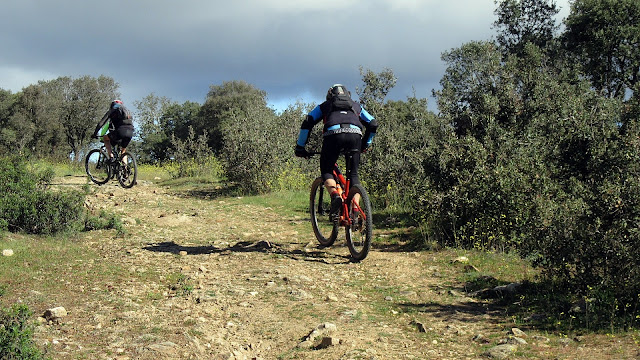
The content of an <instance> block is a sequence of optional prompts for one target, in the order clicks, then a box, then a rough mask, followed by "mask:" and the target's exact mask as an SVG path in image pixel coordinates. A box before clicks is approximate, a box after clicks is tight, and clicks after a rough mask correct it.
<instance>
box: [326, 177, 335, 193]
mask: <svg viewBox="0 0 640 360" xmlns="http://www.w3.org/2000/svg"><path fill="white" fill-rule="evenodd" d="M324 187H325V189H327V192H328V193H329V194H333V193H334V192H336V191H338V189H337V188H336V181H335V179H327V180H325V181H324Z"/></svg>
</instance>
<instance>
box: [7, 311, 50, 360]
mask: <svg viewBox="0 0 640 360" xmlns="http://www.w3.org/2000/svg"><path fill="white" fill-rule="evenodd" d="M31 315H32V312H31V311H30V310H29V309H28V307H27V306H26V305H24V304H15V305H13V306H11V308H2V309H0V354H2V359H21V360H35V359H42V358H43V355H42V352H41V351H40V349H38V348H37V347H36V345H35V343H34V341H33V339H32V336H33V325H32V324H31V323H30V322H29V317H30V316H31Z"/></svg>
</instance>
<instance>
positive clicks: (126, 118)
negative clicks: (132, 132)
mask: <svg viewBox="0 0 640 360" xmlns="http://www.w3.org/2000/svg"><path fill="white" fill-rule="evenodd" d="M118 117H119V118H120V122H121V123H122V125H133V116H131V112H130V111H129V109H127V108H126V107H124V106H123V105H120V107H119V108H118Z"/></svg>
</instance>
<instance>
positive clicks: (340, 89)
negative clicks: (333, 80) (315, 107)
mask: <svg viewBox="0 0 640 360" xmlns="http://www.w3.org/2000/svg"><path fill="white" fill-rule="evenodd" d="M337 95H349V96H351V93H349V91H348V90H347V88H346V87H344V85H342V84H333V86H331V87H330V88H329V90H327V100H329V99H331V98H332V97H334V96H337Z"/></svg>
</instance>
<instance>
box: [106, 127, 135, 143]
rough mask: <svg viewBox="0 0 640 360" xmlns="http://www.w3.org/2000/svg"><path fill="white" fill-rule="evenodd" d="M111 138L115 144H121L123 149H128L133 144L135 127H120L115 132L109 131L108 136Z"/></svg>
mask: <svg viewBox="0 0 640 360" xmlns="http://www.w3.org/2000/svg"><path fill="white" fill-rule="evenodd" d="M107 136H109V140H110V141H111V142H112V143H114V144H120V146H122V147H123V148H126V147H127V146H128V145H129V142H131V138H132V137H133V127H132V126H131V127H130V126H120V127H119V128H117V129H115V130H111V131H109V133H108V134H107Z"/></svg>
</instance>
